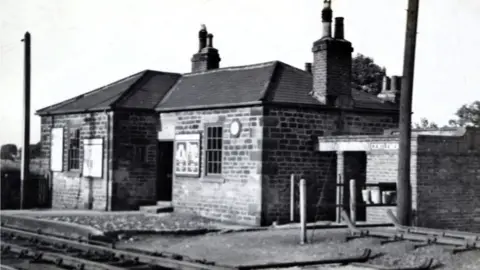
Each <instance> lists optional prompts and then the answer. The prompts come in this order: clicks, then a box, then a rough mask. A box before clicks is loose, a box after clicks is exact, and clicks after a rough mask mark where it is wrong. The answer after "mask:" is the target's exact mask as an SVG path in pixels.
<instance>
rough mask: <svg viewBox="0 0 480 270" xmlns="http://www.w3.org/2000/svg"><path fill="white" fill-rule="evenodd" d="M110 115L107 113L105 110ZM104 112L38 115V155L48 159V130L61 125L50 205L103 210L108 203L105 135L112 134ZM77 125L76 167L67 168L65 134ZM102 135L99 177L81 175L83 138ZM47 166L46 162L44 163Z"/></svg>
mask: <svg viewBox="0 0 480 270" xmlns="http://www.w3.org/2000/svg"><path fill="white" fill-rule="evenodd" d="M109 115H110V116H111V114H110V113H109ZM108 118H109V117H108V116H107V113H89V114H66V115H58V116H57V115H56V116H42V117H41V144H42V156H44V157H47V160H48V163H49V162H50V159H49V157H50V154H51V149H50V148H51V130H52V128H63V138H64V140H63V169H62V171H59V172H53V173H52V207H53V208H68V209H88V208H90V207H91V208H93V209H97V210H105V209H107V207H108V201H109V200H108V199H107V198H108V195H107V192H108V190H109V188H108V187H109V181H107V179H108V178H109V177H110V175H111V171H109V170H108V169H107V168H108V166H107V164H109V163H110V162H111V160H110V159H109V157H111V156H112V153H111V151H108V141H109V140H108V137H109V136H108V135H109V134H110V136H111V135H112V132H111V131H112V122H111V121H109V120H108ZM77 128H79V129H80V169H79V170H68V149H69V134H70V133H71V132H72V131H73V130H75V129H77ZM88 138H103V139H104V148H103V149H104V151H103V170H104V171H103V177H102V178H90V177H84V176H83V175H82V166H83V162H82V160H83V139H88ZM48 166H49V165H48Z"/></svg>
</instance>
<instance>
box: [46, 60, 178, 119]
mask: <svg viewBox="0 0 480 270" xmlns="http://www.w3.org/2000/svg"><path fill="white" fill-rule="evenodd" d="M180 77H181V75H180V74H176V73H166V72H159V71H152V70H144V71H141V72H139V73H136V74H133V75H131V76H129V77H126V78H123V79H121V80H118V81H116V82H114V83H111V84H109V85H106V86H103V87H100V88H98V89H95V90H93V91H91V92H87V93H85V94H82V95H79V96H76V97H74V98H71V99H68V100H65V101H62V102H60V103H57V104H54V105H52V106H48V107H46V108H43V109H40V110H38V111H37V114H38V115H45V114H65V113H75V112H92V111H101V110H108V109H112V108H114V107H115V108H127V109H132V108H133V109H154V108H155V106H156V105H157V104H158V102H159V101H160V100H161V99H162V98H163V97H164V96H165V94H166V93H167V92H168V91H169V90H170V88H171V87H172V85H173V84H174V83H175V82H176V81H177V80H178V78H180Z"/></svg>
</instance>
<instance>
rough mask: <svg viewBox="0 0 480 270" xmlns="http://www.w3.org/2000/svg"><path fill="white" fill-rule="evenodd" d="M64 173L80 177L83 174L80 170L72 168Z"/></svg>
mask: <svg viewBox="0 0 480 270" xmlns="http://www.w3.org/2000/svg"><path fill="white" fill-rule="evenodd" d="M64 173H65V175H67V176H69V177H80V176H81V175H82V173H81V172H80V170H70V171H65V172H64Z"/></svg>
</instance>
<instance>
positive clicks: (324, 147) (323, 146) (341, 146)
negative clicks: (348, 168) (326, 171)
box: [317, 141, 398, 152]
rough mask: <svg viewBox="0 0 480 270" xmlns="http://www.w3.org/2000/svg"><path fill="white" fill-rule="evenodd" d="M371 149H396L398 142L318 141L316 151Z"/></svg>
mask: <svg viewBox="0 0 480 270" xmlns="http://www.w3.org/2000/svg"><path fill="white" fill-rule="evenodd" d="M371 150H398V143H397V142H392V143H369V142H321V141H319V142H318V147H317V151H320V152H330V151H371Z"/></svg>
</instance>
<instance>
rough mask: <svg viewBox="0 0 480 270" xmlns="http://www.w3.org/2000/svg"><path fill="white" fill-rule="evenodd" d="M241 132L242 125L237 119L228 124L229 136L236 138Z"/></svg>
mask: <svg viewBox="0 0 480 270" xmlns="http://www.w3.org/2000/svg"><path fill="white" fill-rule="evenodd" d="M241 130H242V124H241V123H240V121H238V119H235V120H233V122H232V123H231V124H230V134H231V135H232V136H234V137H238V136H239V135H240V131H241Z"/></svg>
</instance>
